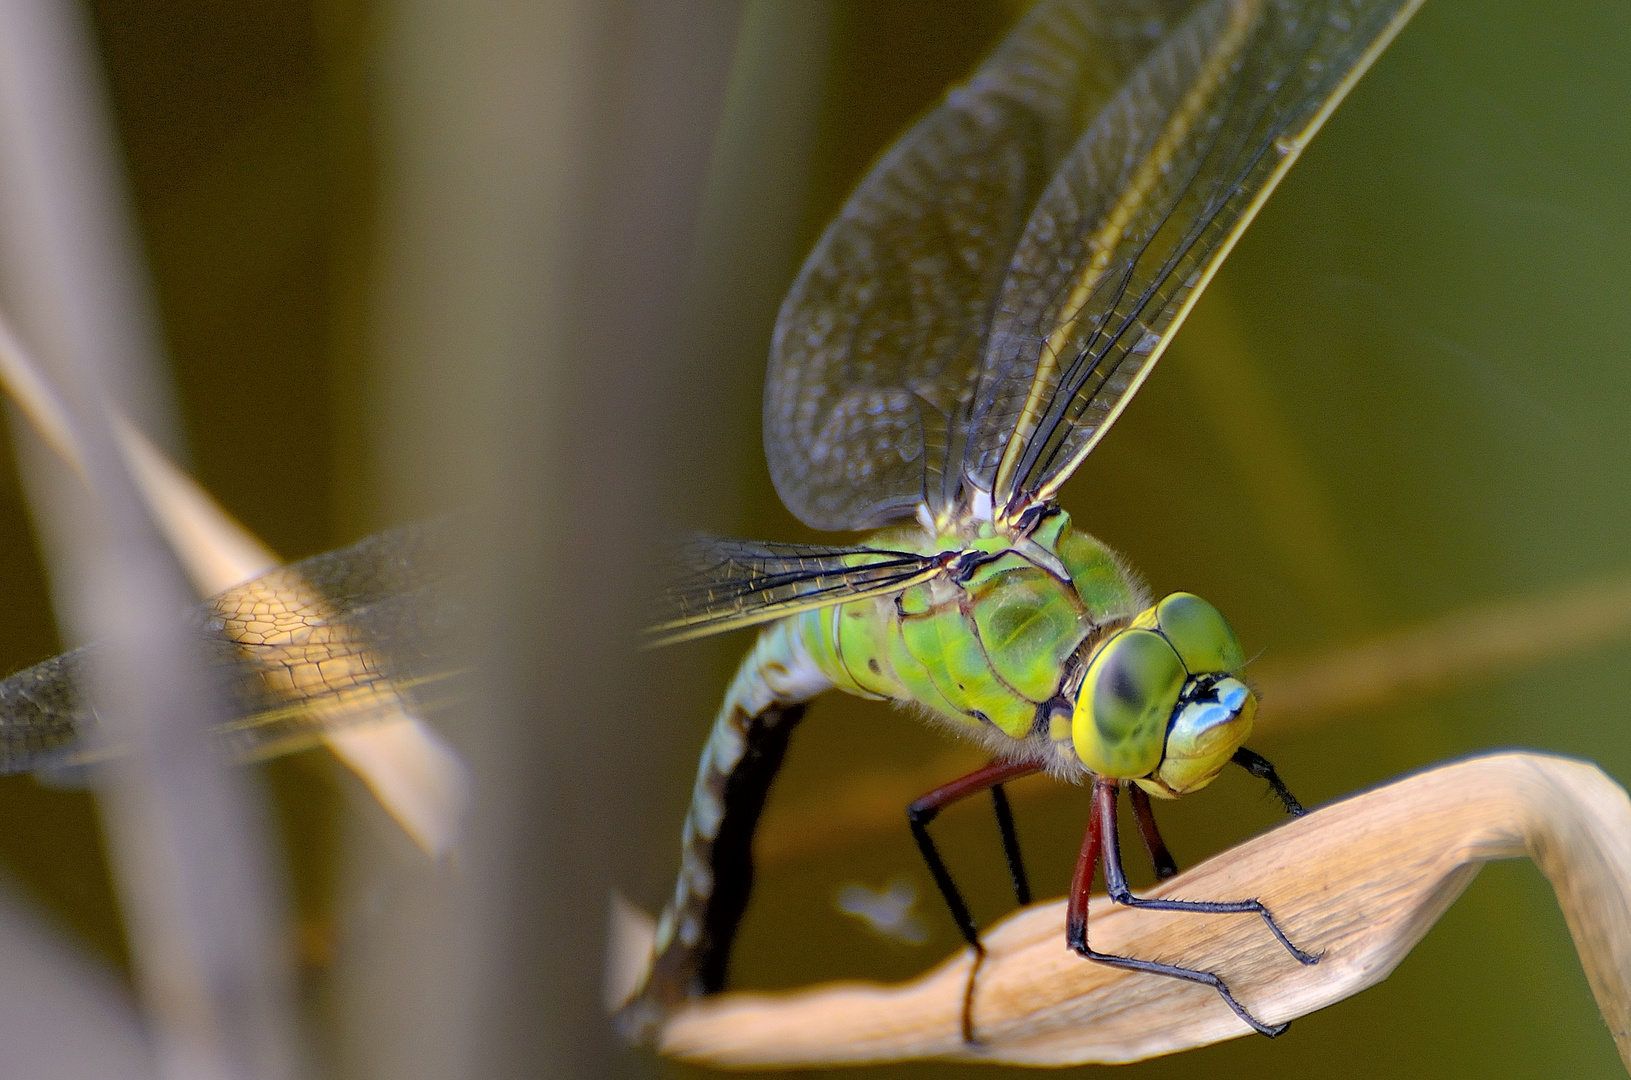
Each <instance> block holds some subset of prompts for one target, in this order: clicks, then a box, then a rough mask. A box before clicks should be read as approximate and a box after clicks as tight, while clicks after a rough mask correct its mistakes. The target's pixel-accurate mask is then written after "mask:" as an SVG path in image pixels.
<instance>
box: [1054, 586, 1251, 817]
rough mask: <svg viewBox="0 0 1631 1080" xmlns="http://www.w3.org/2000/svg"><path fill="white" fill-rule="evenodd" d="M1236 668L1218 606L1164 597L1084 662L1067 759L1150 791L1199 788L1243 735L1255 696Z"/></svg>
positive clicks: (1236, 648) (1170, 794)
mask: <svg viewBox="0 0 1631 1080" xmlns="http://www.w3.org/2000/svg"><path fill="white" fill-rule="evenodd" d="M1244 664H1245V657H1244V655H1243V654H1242V653H1241V649H1240V641H1239V639H1237V638H1236V637H1235V632H1234V631H1233V630H1232V629H1230V627H1229V624H1228V623H1227V622H1225V621H1224V618H1223V616H1222V615H1221V614H1219V613H1218V609H1217V608H1215V607H1213V606H1212V605H1211V604H1208V603H1207V602H1206V601H1205V600H1202V599H1201V598H1200V597H1198V596H1194V595H1192V594H1190V593H1173V594H1172V595H1171V596H1168V597H1166V598H1165V599H1163V600H1162V601H1161V602H1160V603H1158V604H1156V605H1155V606H1154V607H1151V608H1149V609H1148V610H1146V611H1144V612H1143V613H1142V614H1140V615H1139V616H1138V617H1137V618H1135V619H1134V620H1133V621H1132V622H1131V623H1129V624H1128V625H1127V626H1126V627H1125V628H1124V629H1122V630H1120V631H1118V632H1117V633H1115V634H1114V635H1112V636H1111V637H1109V638H1107V639H1106V640H1105V641H1104V642H1103V644H1101V645H1100V646H1099V647H1098V649H1096V650H1095V651H1094V653H1093V655H1092V656H1091V657H1090V658H1089V659H1088V662H1087V673H1086V676H1085V678H1084V679H1083V681H1082V688H1081V693H1080V694H1079V695H1078V696H1077V699H1076V707H1075V713H1074V715H1073V717H1072V719H1071V740H1072V742H1073V743H1074V744H1075V748H1076V755H1077V757H1079V758H1080V759H1081V761H1082V764H1084V765H1086V766H1087V767H1088V768H1089V769H1091V770H1092V771H1093V772H1094V773H1096V774H1098V775H1099V776H1104V777H1110V778H1113V779H1118V780H1131V781H1134V782H1135V783H1137V784H1138V785H1139V786H1140V787H1142V788H1144V789H1145V790H1147V791H1148V792H1149V793H1150V794H1152V795H1158V796H1162V797H1165V798H1176V797H1177V796H1179V795H1182V794H1184V793H1185V792H1189V791H1194V790H1196V789H1198V788H1203V787H1205V786H1206V785H1207V784H1210V783H1211V782H1212V781H1213V780H1214V779H1215V778H1216V777H1217V775H1218V773H1219V772H1221V771H1222V770H1223V767H1224V766H1225V765H1227V764H1228V763H1229V760H1230V758H1232V757H1233V756H1234V753H1235V751H1236V750H1237V749H1239V747H1240V745H1241V743H1243V742H1245V741H1246V737H1247V736H1248V735H1250V734H1251V730H1252V720H1253V718H1254V717H1255V716H1256V715H1257V697H1256V695H1255V694H1253V693H1252V691H1251V689H1250V688H1249V687H1248V686H1247V685H1246V684H1245V683H1243V682H1241V681H1240V679H1238V678H1236V677H1235V673H1236V672H1238V671H1239V670H1240V669H1241V667H1243V666H1244Z"/></svg>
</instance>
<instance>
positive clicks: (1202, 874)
mask: <svg viewBox="0 0 1631 1080" xmlns="http://www.w3.org/2000/svg"><path fill="white" fill-rule="evenodd" d="M1519 856H1528V857H1529V858H1531V859H1533V860H1534V861H1535V863H1536V864H1537V865H1538V866H1539V867H1540V869H1541V872H1542V873H1544V874H1545V875H1546V877H1547V879H1548V880H1550V881H1551V883H1552V887H1553V889H1554V890H1555V891H1556V893H1557V898H1558V903H1559V905H1560V906H1561V907H1562V909H1563V914H1564V917H1565V919H1566V920H1567V922H1568V925H1569V930H1570V932H1571V933H1572V934H1573V935H1574V942H1575V947H1576V948H1577V949H1578V950H1579V953H1580V958H1581V963H1582V964H1583V966H1584V967H1585V971H1586V977H1587V980H1588V981H1589V982H1590V984H1591V989H1592V992H1593V993H1594V994H1595V995H1596V997H1597V1004H1598V1007H1599V1008H1600V1009H1601V1010H1602V1013H1603V1016H1604V1018H1605V1019H1606V1021H1607V1023H1608V1026H1609V1030H1610V1032H1611V1033H1612V1034H1613V1037H1614V1040H1615V1042H1616V1043H1617V1044H1618V1046H1619V1050H1620V1056H1621V1058H1622V1059H1623V1060H1624V1061H1626V1063H1627V1067H1628V1068H1631V799H1627V797H1626V793H1625V791H1624V789H1622V788H1621V787H1620V786H1619V785H1617V784H1616V783H1614V781H1613V780H1611V779H1609V777H1608V776H1606V775H1605V774H1604V773H1603V772H1602V771H1601V770H1600V769H1598V768H1596V767H1595V766H1593V765H1590V764H1587V763H1585V762H1580V761H1573V760H1569V759H1565V758H1557V757H1549V756H1543V755H1539V754H1522V753H1507V754H1498V755H1493V756H1489V757H1481V758H1475V759H1472V760H1468V761H1461V762H1457V763H1454V764H1450V765H1444V766H1441V767H1439V768H1435V769H1432V770H1430V771H1428V772H1425V773H1420V774H1418V775H1415V776H1411V777H1408V778H1406V779H1404V780H1400V781H1397V782H1395V783H1392V784H1389V785H1387V786H1385V787H1381V788H1377V789H1375V790H1373V791H1369V792H1366V793H1364V794H1362V795H1358V796H1355V797H1353V798H1351V799H1347V800H1345V801H1343V802H1340V803H1336V804H1333V805H1331V806H1327V807H1323V808H1321V809H1320V810H1318V811H1315V812H1314V813H1312V814H1310V815H1308V816H1307V817H1305V818H1301V819H1298V820H1296V821H1291V822H1288V823H1286V824H1285V825H1282V826H1280V827H1278V828H1276V829H1273V830H1271V831H1270V832H1268V833H1265V834H1263V835H1261V836H1258V837H1256V838H1254V839H1252V840H1250V841H1247V842H1246V843H1244V844H1241V845H1240V846H1238V847H1236V848H1234V849H1232V850H1230V851H1228V852H1225V853H1224V854H1222V855H1219V856H1217V857H1215V858H1213V859H1210V860H1208V861H1207V862H1204V863H1202V864H1200V865H1199V866H1197V867H1195V868H1194V869H1193V870H1191V871H1189V872H1188V873H1186V874H1182V875H1180V876H1179V877H1176V878H1173V879H1172V880H1171V881H1168V882H1166V883H1165V884H1164V885H1162V886H1161V887H1159V888H1157V889H1155V890H1152V892H1151V894H1150V895H1157V896H1178V897H1186V898H1213V897H1239V896H1257V897H1260V898H1261V899H1262V900H1263V901H1264V902H1265V903H1266V904H1268V906H1269V907H1270V908H1271V909H1272V910H1273V911H1274V913H1275V916H1276V918H1277V919H1279V920H1280V922H1281V924H1282V925H1283V926H1285V928H1286V930H1287V932H1288V934H1289V935H1290V936H1291V938H1292V940H1294V941H1296V942H1298V943H1299V944H1301V945H1303V946H1305V947H1308V948H1310V949H1312V950H1314V951H1318V952H1322V953H1323V956H1322V958H1321V960H1320V962H1319V963H1318V964H1317V965H1315V966H1313V967H1302V966H1300V965H1298V964H1296V963H1294V962H1292V961H1291V959H1290V958H1289V957H1287V956H1286V953H1285V950H1284V949H1282V948H1281V947H1280V946H1279V945H1278V944H1277V943H1276V942H1275V941H1274V939H1273V938H1272V937H1270V936H1269V935H1268V934H1266V933H1264V932H1263V927H1262V923H1261V922H1260V921H1259V920H1257V919H1243V918H1240V917H1238V916H1228V915H1224V916H1206V915H1193V914H1185V915H1176V916H1175V915H1171V914H1163V913H1157V912H1148V911H1136V910H1132V909H1128V908H1121V907H1112V906H1111V905H1110V904H1109V902H1108V900H1106V899H1104V898H1102V897H1101V898H1097V899H1095V900H1094V903H1093V910H1092V922H1091V934H1092V940H1093V943H1094V945H1095V947H1096V948H1099V949H1103V950H1106V951H1110V952H1115V953H1121V954H1124V955H1132V956H1142V957H1159V958H1173V957H1182V958H1183V960H1184V962H1185V963H1186V964H1193V965H1195V966H1197V967H1201V968H1208V969H1212V970H1216V971H1218V972H1219V973H1220V974H1222V975H1223V976H1224V978H1225V979H1227V980H1228V982H1229V985H1230V987H1231V989H1232V990H1233V991H1234V993H1235V995H1236V996H1237V997H1238V998H1239V999H1240V1000H1241V1001H1242V1003H1243V1004H1245V1005H1246V1007H1247V1008H1249V1009H1251V1010H1252V1011H1253V1012H1254V1013H1255V1014H1256V1015H1257V1016H1258V1017H1259V1018H1261V1019H1263V1020H1265V1021H1268V1022H1271V1023H1278V1022H1280V1021H1284V1020H1290V1019H1292V1018H1294V1017H1298V1016H1303V1015H1305V1014H1307V1013H1310V1012H1313V1011H1314V1010H1315V1009H1320V1008H1323V1007H1325V1006H1327V1005H1330V1004H1333V1003H1334V1002H1337V1001H1340V1000H1342V999H1343V998H1345V997H1348V996H1349V995H1351V994H1355V993H1358V992H1359V991H1360V990H1363V989H1365V988H1366V987H1368V986H1371V985H1373V984H1375V983H1377V982H1380V981H1381V980H1382V979H1385V978H1386V977H1387V976H1388V975H1389V974H1390V973H1391V972H1392V971H1393V969H1394V968H1395V967H1396V966H1397V965H1398V964H1399V962H1400V961H1401V960H1402V959H1403V958H1404V956H1405V954H1406V953H1408V952H1409V951H1410V949H1411V948H1412V947H1413V946H1414V945H1415V944H1416V942H1417V941H1419V940H1420V939H1421V937H1422V936H1423V935H1424V934H1425V933H1426V932H1427V930H1428V928H1429V927H1431V926H1432V925H1433V923H1434V922H1435V921H1436V920H1437V919H1438V917H1439V915H1441V914H1442V913H1443V912H1444V910H1445V909H1446V908H1448V907H1449V905H1450V904H1451V902H1453V901H1454V900H1455V898H1456V897H1457V896H1458V895H1460V893H1461V890H1462V889H1464V888H1465V887H1466V885H1467V883H1468V882H1469V881H1471V880H1472V878H1473V876H1474V875H1475V874H1476V873H1477V872H1478V868H1479V866H1480V865H1482V864H1483V863H1485V862H1487V861H1489V860H1491V859H1506V858H1516V857H1519ZM1064 911H1065V905H1064V902H1063V901H1056V902H1053V903H1048V904H1041V905H1036V906H1033V907H1030V908H1027V909H1025V910H1023V911H1021V912H1018V913H1016V914H1015V915H1013V916H1012V917H1010V918H1009V919H1007V920H1005V921H1003V922H1002V923H1000V924H998V925H997V926H996V927H994V928H993V929H992V930H991V931H990V932H989V933H988V934H987V936H986V937H985V943H986V947H987V949H988V950H989V957H988V959H987V960H986V962H985V966H984V968H983V970H982V973H981V975H980V979H979V984H978V993H977V996H976V999H975V1023H976V1026H977V1029H978V1032H979V1035H980V1038H981V1039H982V1040H983V1043H982V1044H981V1045H978V1046H970V1045H967V1044H965V1043H964V1042H963V1040H962V1037H961V1034H960V1030H959V1011H960V1009H961V1007H962V999H963V988H964V982H965V978H966V976H967V971H968V963H969V960H968V955H967V953H962V954H959V955H957V956H955V957H953V958H951V959H950V960H948V961H946V962H945V963H944V964H942V965H941V966H940V967H938V968H936V969H935V970H933V971H931V972H929V973H928V974H926V975H924V976H922V977H920V978H918V979H917V980H915V981H913V982H909V983H904V984H900V985H895V986H882V985H877V984H861V983H850V984H835V985H831V986H824V987H819V988H816V989H811V990H804V991H798V992H794V993H789V994H783V995H775V996H770V995H754V994H726V995H722V996H720V997H716V998H710V999H708V1000H706V1001H702V1002H699V1003H697V1004H695V1005H691V1006H687V1007H686V1008H685V1009H683V1010H681V1011H680V1012H678V1013H676V1014H675V1015H674V1016H673V1017H672V1018H671V1019H670V1020H669V1022H668V1024H667V1025H666V1026H665V1027H664V1029H663V1031H662V1034H661V1038H660V1046H661V1049H662V1050H663V1052H664V1053H667V1054H671V1055H674V1056H676V1057H681V1058H687V1059H691V1060H696V1061H704V1062H709V1063H712V1064H715V1065H723V1066H731V1067H766V1066H771V1067H774V1066H794V1065H814V1064H860V1063H866V1062H881V1061H898V1060H905V1059H912V1058H938V1059H964V1060H982V1061H992V1062H1006V1063H1010V1064H1024V1065H1066V1064H1082V1063H1088V1062H1104V1063H1112V1062H1127V1061H1137V1060H1140V1059H1143V1058H1149V1057H1155V1056H1158V1055H1161V1054H1170V1053H1173V1052H1175V1051H1179V1050H1186V1049H1189V1048H1191V1047H1196V1046H1203V1045H1206V1044H1208V1043H1213V1042H1218V1041H1220V1040H1223V1039H1230V1038H1234V1037H1236V1036H1239V1035H1244V1034H1247V1033H1248V1029H1247V1028H1246V1026H1245V1024H1243V1023H1242V1022H1241V1021H1240V1020H1238V1019H1237V1018H1236V1017H1235V1016H1234V1014H1232V1013H1231V1012H1229V1010H1228V1009H1227V1008H1226V1007H1225V1006H1224V1005H1223V1003H1222V1002H1221V1001H1220V1000H1219V999H1218V996H1217V995H1216V994H1215V993H1214V992H1213V991H1211V990H1210V989H1207V988H1205V987H1197V986H1193V985H1190V984H1186V983H1180V982H1176V981H1174V980H1171V979H1162V978H1153V977H1150V976H1147V975H1139V974H1133V973H1129V972H1124V971H1118V970H1114V969H1111V968H1107V967H1104V966H1102V965H1099V964H1093V963H1087V962H1084V961H1083V960H1081V959H1080V958H1078V957H1077V956H1076V955H1074V954H1073V953H1071V952H1069V951H1068V950H1067V949H1066V947H1065V943H1064Z"/></svg>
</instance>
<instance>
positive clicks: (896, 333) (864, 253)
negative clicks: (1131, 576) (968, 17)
mask: <svg viewBox="0 0 1631 1080" xmlns="http://www.w3.org/2000/svg"><path fill="white" fill-rule="evenodd" d="M1193 6H1194V0H1132V2H1128V0H1117V2H1114V3H1112V2H1110V0H1046V2H1044V3H1040V4H1038V5H1036V7H1035V8H1033V9H1032V10H1031V12H1030V13H1028V14H1027V15H1026V16H1025V17H1024V19H1022V20H1021V22H1020V23H1019V25H1018V26H1017V27H1016V28H1015V30H1014V31H1013V32H1012V33H1010V34H1009V36H1008V37H1007V38H1006V39H1005V40H1004V41H1003V42H1002V43H1001V44H1000V45H999V46H998V48H997V49H996V51H995V52H994V53H993V54H992V55H991V56H990V57H989V58H988V59H987V60H986V61H985V62H984V63H983V64H981V65H980V67H979V68H978V70H976V71H975V73H974V75H973V76H972V77H971V78H970V79H969V81H968V82H967V83H966V84H965V85H963V86H961V87H958V88H956V89H954V90H952V91H951V92H950V93H948V94H947V95H946V98H945V100H944V102H943V103H942V104H940V105H939V106H938V107H937V108H935V109H934V110H932V111H931V112H929V113H928V114H927V115H926V116H925V117H924V118H923V119H922V120H920V121H919V122H918V123H917V124H916V125H915V126H914V127H913V128H912V129H911V130H910V131H908V132H907V133H906V134H905V135H904V136H902V137H901V139H900V140H899V141H898V142H896V143H895V145H894V146H893V147H892V148H891V149H890V150H889V151H888V152H887V153H885V154H884V156H883V157H882V158H881V159H879V161H878V162H877V164H875V165H874V166H873V168H872V170H871V171H870V172H869V173H868V174H867V176H866V178H865V179H863V180H862V181H861V184H860V186H859V187H858V188H857V189H856V191H855V192H854V193H853V194H852V195H851V196H850V198H849V201H848V202H847V203H846V204H845V205H844V208H843V209H842V210H841V211H840V212H839V215H838V217H837V218H836V219H835V220H834V221H833V222H832V223H831V224H830V225H829V226H828V227H827V230H826V232H825V233H824V234H823V235H822V237H821V239H820V241H819V242H818V243H817V245H816V248H815V250H814V251H813V252H812V253H811V255H810V257H809V259H808V261H806V263H805V264H804V267H803V269H802V270H801V271H800V273H799V276H798V279H797V280H796V281H795V282H794V284H793V287H792V289H791V291H790V292H789V293H788V296H787V299H786V301H785V302H784V303H783V305H782V309H781V313H780V315H779V317H778V319H777V323H776V330H775V335H774V339H773V341H772V344H771V352H770V366H769V376H768V381H767V384H766V388H765V405H764V430H765V453H766V456H767V457H768V459H769V463H770V472H771V476H772V478H773V479H774V480H775V483H776V490H777V492H778V493H779V494H780V495H781V498H782V501H783V502H784V503H786V504H787V507H788V509H790V510H791V511H792V512H793V513H794V514H796V515H797V516H798V517H799V518H800V519H801V520H802V521H804V522H805V523H806V524H808V525H810V526H812V527H814V528H818V529H861V528H873V527H876V526H878V525H882V524H884V523H886V522H888V521H892V520H895V519H898V518H902V517H907V516H910V515H911V514H912V513H913V512H914V510H915V508H916V507H917V506H918V504H920V503H926V504H927V505H928V506H929V508H930V509H931V510H939V509H940V508H942V507H944V506H947V505H950V504H951V503H952V502H953V500H954V499H956V498H957V497H958V491H957V489H958V487H959V485H960V483H961V471H962V470H961V469H960V468H959V467H958V466H960V465H961V463H962V461H963V454H964V447H965V445H966V443H967V437H968V430H969V420H970V416H971V415H972V411H973V406H974V391H975V386H976V382H977V380H978V379H979V377H980V364H981V359H982V357H983V356H984V355H985V353H986V346H985V342H986V330H987V327H988V326H989V323H990V317H991V310H992V305H993V303H994V301H995V298H996V296H997V292H998V289H999V287H1000V285H1001V284H1002V279H1003V272H1004V270H1005V269H1006V268H1007V266H1008V263H1009V260H1010V257H1011V256H1012V254H1013V251H1014V246H1015V244H1016V243H1017V242H1018V241H1019V238H1020V236H1021V233H1022V231H1023V229H1024V227H1025V223H1026V221H1027V220H1029V219H1030V217H1031V212H1032V209H1033V207H1034V206H1035V204H1036V200H1037V198H1038V197H1039V196H1040V195H1041V193H1042V190H1043V189H1044V187H1045V186H1046V185H1047V183H1048V181H1049V180H1050V179H1051V178H1052V177H1053V176H1054V174H1055V172H1056V171H1057V169H1058V166H1059V163H1060V162H1061V160H1062V159H1063V158H1064V156H1065V155H1066V154H1067V153H1069V151H1070V149H1071V147H1072V146H1074V145H1075V144H1076V141H1077V137H1078V135H1079V134H1080V133H1081V131H1082V130H1083V128H1084V127H1085V125H1086V124H1087V123H1089V122H1090V121H1091V120H1092V118H1093V117H1094V116H1096V115H1098V113H1099V112H1100V110H1101V109H1102V108H1103V107H1104V105H1105V103H1106V102H1108V101H1109V100H1110V99H1111V98H1112V97H1113V96H1114V95H1115V93H1116V90H1117V88H1118V87H1119V86H1120V85H1121V84H1122V82H1123V81H1124V80H1125V79H1126V77H1127V76H1128V74H1129V73H1130V72H1132V71H1133V70H1134V69H1135V68H1136V66H1137V65H1138V63H1139V61H1140V60H1141V59H1142V58H1143V57H1144V56H1145V55H1146V54H1147V53H1148V52H1149V51H1150V49H1151V48H1153V47H1154V46H1155V45H1156V44H1158V43H1159V41H1160V40H1161V39H1162V37H1163V36H1164V35H1165V34H1166V33H1167V31H1168V30H1169V29H1170V27H1171V26H1172V25H1175V24H1176V23H1177V22H1178V21H1179V20H1180V19H1181V17H1182V15H1183V13H1184V12H1185V11H1187V10H1188V9H1189V8H1191V7H1193Z"/></svg>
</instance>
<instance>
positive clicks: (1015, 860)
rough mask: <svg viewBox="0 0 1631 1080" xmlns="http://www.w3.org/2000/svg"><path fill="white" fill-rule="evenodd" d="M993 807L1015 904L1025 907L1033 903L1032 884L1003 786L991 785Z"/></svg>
mask: <svg viewBox="0 0 1631 1080" xmlns="http://www.w3.org/2000/svg"><path fill="white" fill-rule="evenodd" d="M991 807H992V809H994V810H995V811H996V812H997V831H998V832H1000V833H1002V855H1003V858H1005V859H1007V860H1008V877H1009V879H1010V880H1012V881H1013V883H1014V903H1016V904H1018V905H1019V906H1020V907H1024V906H1026V905H1027V904H1029V903H1030V902H1031V883H1030V881H1028V880H1027V879H1026V877H1025V860H1024V859H1023V858H1022V857H1021V856H1020V853H1019V833H1017V832H1015V831H1014V812H1013V811H1012V810H1010V809H1009V808H1008V793H1007V792H1006V791H1004V790H1002V785H1001V784H992V785H991Z"/></svg>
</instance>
